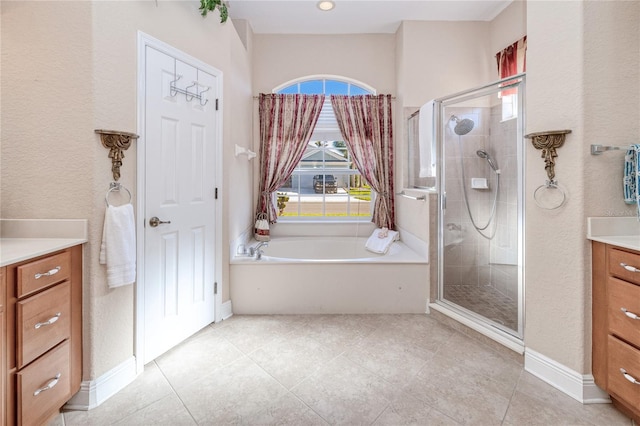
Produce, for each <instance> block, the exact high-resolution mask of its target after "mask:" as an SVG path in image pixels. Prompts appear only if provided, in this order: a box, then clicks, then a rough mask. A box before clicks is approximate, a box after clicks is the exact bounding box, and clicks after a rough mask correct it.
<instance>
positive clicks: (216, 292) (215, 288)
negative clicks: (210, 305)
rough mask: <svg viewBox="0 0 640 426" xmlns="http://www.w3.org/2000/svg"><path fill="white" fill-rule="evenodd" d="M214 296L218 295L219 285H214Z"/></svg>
mask: <svg viewBox="0 0 640 426" xmlns="http://www.w3.org/2000/svg"><path fill="white" fill-rule="evenodd" d="M213 294H218V283H213Z"/></svg>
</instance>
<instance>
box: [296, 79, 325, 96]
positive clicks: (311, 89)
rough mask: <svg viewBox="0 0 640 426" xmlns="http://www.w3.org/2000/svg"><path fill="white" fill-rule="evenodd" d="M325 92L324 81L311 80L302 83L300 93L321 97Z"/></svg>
mask: <svg viewBox="0 0 640 426" xmlns="http://www.w3.org/2000/svg"><path fill="white" fill-rule="evenodd" d="M323 90H324V87H323V84H322V80H310V81H304V82H302V83H300V93H304V94H307V95H319V94H322V92H323Z"/></svg>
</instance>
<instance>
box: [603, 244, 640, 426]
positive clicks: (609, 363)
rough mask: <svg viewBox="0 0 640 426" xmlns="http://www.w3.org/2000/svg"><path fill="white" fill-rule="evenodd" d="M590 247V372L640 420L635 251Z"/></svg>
mask: <svg viewBox="0 0 640 426" xmlns="http://www.w3.org/2000/svg"><path fill="white" fill-rule="evenodd" d="M591 247H592V287H593V291H592V315H593V317H592V320H593V326H592V334H593V335H592V337H593V342H592V345H593V346H592V370H593V377H594V379H595V382H596V384H597V385H598V386H600V387H601V388H602V389H604V390H605V391H607V393H609V395H610V396H611V400H612V402H613V404H614V405H615V406H616V407H617V408H618V409H619V410H620V411H622V412H624V413H625V414H627V415H628V416H630V417H631V418H632V419H634V420H635V421H636V422H640V252H637V251H633V250H629V249H625V248H620V247H617V246H613V245H609V244H605V243H601V242H596V241H593V242H592V245H591Z"/></svg>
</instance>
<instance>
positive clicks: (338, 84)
mask: <svg viewBox="0 0 640 426" xmlns="http://www.w3.org/2000/svg"><path fill="white" fill-rule="evenodd" d="M324 93H325V94H327V95H348V94H349V83H344V82H342V81H336V80H326V81H325V89H324Z"/></svg>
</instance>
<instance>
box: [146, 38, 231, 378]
mask: <svg viewBox="0 0 640 426" xmlns="http://www.w3.org/2000/svg"><path fill="white" fill-rule="evenodd" d="M147 47H152V48H154V49H156V50H158V51H160V52H163V53H165V54H167V55H169V56H172V57H174V58H176V59H178V60H180V61H183V62H185V63H187V64H189V65H193V66H194V67H197V68H199V69H201V70H203V71H206V72H207V73H209V74H211V75H213V76H215V77H216V93H217V96H218V99H217V102H218V108H219V109H218V111H217V114H215V126H216V131H215V147H214V150H215V155H216V160H215V169H216V170H215V180H216V181H215V185H216V190H218V189H219V187H220V185H221V183H222V176H223V174H222V164H223V162H222V145H223V132H222V123H223V120H222V111H223V102H222V95H223V93H222V88H223V84H222V71H220V70H218V69H217V68H214V67H212V66H211V65H208V64H206V63H204V62H202V61H201V60H199V59H197V58H194V57H193V56H190V55H188V54H186V53H184V52H182V51H180V50H178V49H176V48H175V47H173V46H171V45H169V44H167V43H165V42H163V41H160V40H158V39H156V38H154V37H152V36H150V35H148V34H145V33H143V32H142V31H138V75H137V102H138V108H137V122H138V136H139V137H138V140H137V145H136V157H137V158H136V166H137V177H136V239H137V247H136V255H137V265H136V269H137V279H136V285H135V299H134V300H135V302H134V304H135V329H134V348H133V354H134V357H135V359H136V374H140V373H142V371H143V370H144V361H143V360H144V331H145V327H144V321H145V319H144V318H145V317H144V314H145V312H144V300H145V299H144V297H145V294H144V284H145V276H144V271H145V258H144V251H145V250H144V247H145V240H144V229H145V224H146V223H145V221H146V218H145V214H144V212H145V209H146V205H145V197H146V187H145V185H146V182H145V174H146V165H145V163H146V142H147V141H146V134H145V126H146V121H145V114H146V108H145V98H146V92H145V80H146V76H145V72H146V65H147V63H146V55H145V52H146V48H147ZM222 207H223V206H222V198H221V197H218V199H217V200H216V203H215V215H216V220H215V243H214V247H215V259H213V261H214V279H215V282H216V283H218V291H217V293H215V294H214V296H213V300H214V316H215V322H220V321H222V292H221V291H220V289H221V288H222V212H223V208H222Z"/></svg>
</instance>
